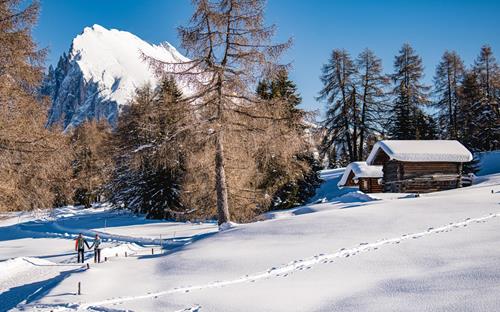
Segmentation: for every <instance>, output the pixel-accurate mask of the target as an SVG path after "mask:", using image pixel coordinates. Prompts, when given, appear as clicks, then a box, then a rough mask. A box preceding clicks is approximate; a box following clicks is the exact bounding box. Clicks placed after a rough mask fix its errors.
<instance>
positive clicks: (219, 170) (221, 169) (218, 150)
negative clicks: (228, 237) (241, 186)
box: [215, 132, 230, 225]
mask: <svg viewBox="0 0 500 312" xmlns="http://www.w3.org/2000/svg"><path fill="white" fill-rule="evenodd" d="M222 141H223V133H222V132H219V133H218V134H217V138H216V142H215V144H216V147H215V188H216V192H217V217H218V223H219V225H221V224H223V223H225V222H228V221H229V220H230V219H229V203H228V197H227V183H226V169H225V162H224V144H223V142H222Z"/></svg>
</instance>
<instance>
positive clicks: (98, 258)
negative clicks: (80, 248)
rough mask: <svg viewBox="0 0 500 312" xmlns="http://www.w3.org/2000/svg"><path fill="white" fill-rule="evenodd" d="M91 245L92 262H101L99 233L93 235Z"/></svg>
mask: <svg viewBox="0 0 500 312" xmlns="http://www.w3.org/2000/svg"><path fill="white" fill-rule="evenodd" d="M92 247H94V263H96V262H97V263H100V262H101V238H100V237H99V234H96V235H95V239H94V244H92Z"/></svg>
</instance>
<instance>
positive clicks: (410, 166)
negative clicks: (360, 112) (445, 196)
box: [366, 140, 472, 193]
mask: <svg viewBox="0 0 500 312" xmlns="http://www.w3.org/2000/svg"><path fill="white" fill-rule="evenodd" d="M471 160H472V154H471V153H470V152H469V150H468V149H467V148H465V146H463V145H462V144H460V142H458V141H454V140H432V141H431V140H402V141H400V140H387V141H379V142H377V143H376V144H375V145H374V147H373V149H372V151H371V152H370V155H369V156H368V159H367V160H366V162H367V164H368V165H378V166H382V167H383V168H382V171H383V190H384V192H394V193H407V192H408V193H428V192H434V191H441V190H449V189H453V188H457V187H461V186H462V181H461V179H462V164H463V163H466V162H469V161H471Z"/></svg>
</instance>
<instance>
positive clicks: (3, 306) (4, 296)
mask: <svg viewBox="0 0 500 312" xmlns="http://www.w3.org/2000/svg"><path fill="white" fill-rule="evenodd" d="M83 270H84V269H81V268H78V269H76V270H68V271H64V272H61V273H59V275H57V276H56V277H53V278H49V279H46V280H43V281H39V282H34V283H31V284H25V285H21V286H17V287H13V288H10V289H8V290H7V291H5V292H3V293H0V311H8V310H10V309H13V308H15V307H16V306H17V305H18V304H20V303H21V302H24V301H26V304H30V303H32V302H34V301H35V300H38V299H40V298H42V297H43V296H44V295H46V294H47V293H48V292H49V291H50V290H51V289H53V288H54V287H56V286H57V285H58V284H59V283H61V282H62V281H63V280H64V279H65V278H66V277H68V276H69V275H70V274H71V273H75V272H81V271H83Z"/></svg>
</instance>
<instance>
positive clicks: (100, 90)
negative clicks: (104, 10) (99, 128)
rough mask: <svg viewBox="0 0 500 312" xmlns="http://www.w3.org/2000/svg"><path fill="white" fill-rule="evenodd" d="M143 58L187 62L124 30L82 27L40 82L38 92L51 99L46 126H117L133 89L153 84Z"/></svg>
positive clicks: (165, 47) (173, 51)
mask: <svg viewBox="0 0 500 312" xmlns="http://www.w3.org/2000/svg"><path fill="white" fill-rule="evenodd" d="M141 53H144V54H145V55H147V56H150V57H154V58H156V59H158V60H162V61H165V62H179V61H185V60H186V58H185V57H184V56H183V55H181V54H180V53H179V52H178V51H177V50H176V49H175V48H174V47H173V46H171V45H170V44H169V43H164V44H162V45H152V44H149V43H147V42H145V41H143V40H142V39H140V38H139V37H137V36H135V35H133V34H131V33H129V32H126V31H120V30H116V29H106V28H104V27H102V26H99V25H93V26H92V27H86V28H85V29H84V30H83V32H82V33H81V34H79V35H78V36H77V37H76V38H75V39H74V40H73V42H72V44H71V48H70V50H69V53H68V55H66V54H65V55H63V56H61V58H60V60H59V63H58V65H57V67H56V68H52V67H51V68H49V72H48V74H47V77H46V78H45V80H44V83H43V86H42V93H43V94H45V95H48V96H49V97H50V98H51V100H52V105H51V108H50V111H49V123H55V122H59V121H62V122H63V125H64V127H67V126H68V125H77V124H79V123H81V122H83V121H84V120H86V119H88V118H106V119H108V120H109V121H110V122H111V123H115V122H116V120H117V118H118V115H119V112H120V110H121V108H122V107H123V106H124V105H126V104H127V102H128V101H129V100H130V99H131V96H132V95H133V94H134V91H135V89H136V88H137V87H141V86H143V85H145V84H146V83H150V84H151V85H153V86H154V85H155V84H156V83H157V78H156V77H155V75H154V72H153V70H152V69H151V67H150V66H149V64H148V62H147V61H145V60H144V59H143V58H142V54H141ZM181 87H182V86H181Z"/></svg>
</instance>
